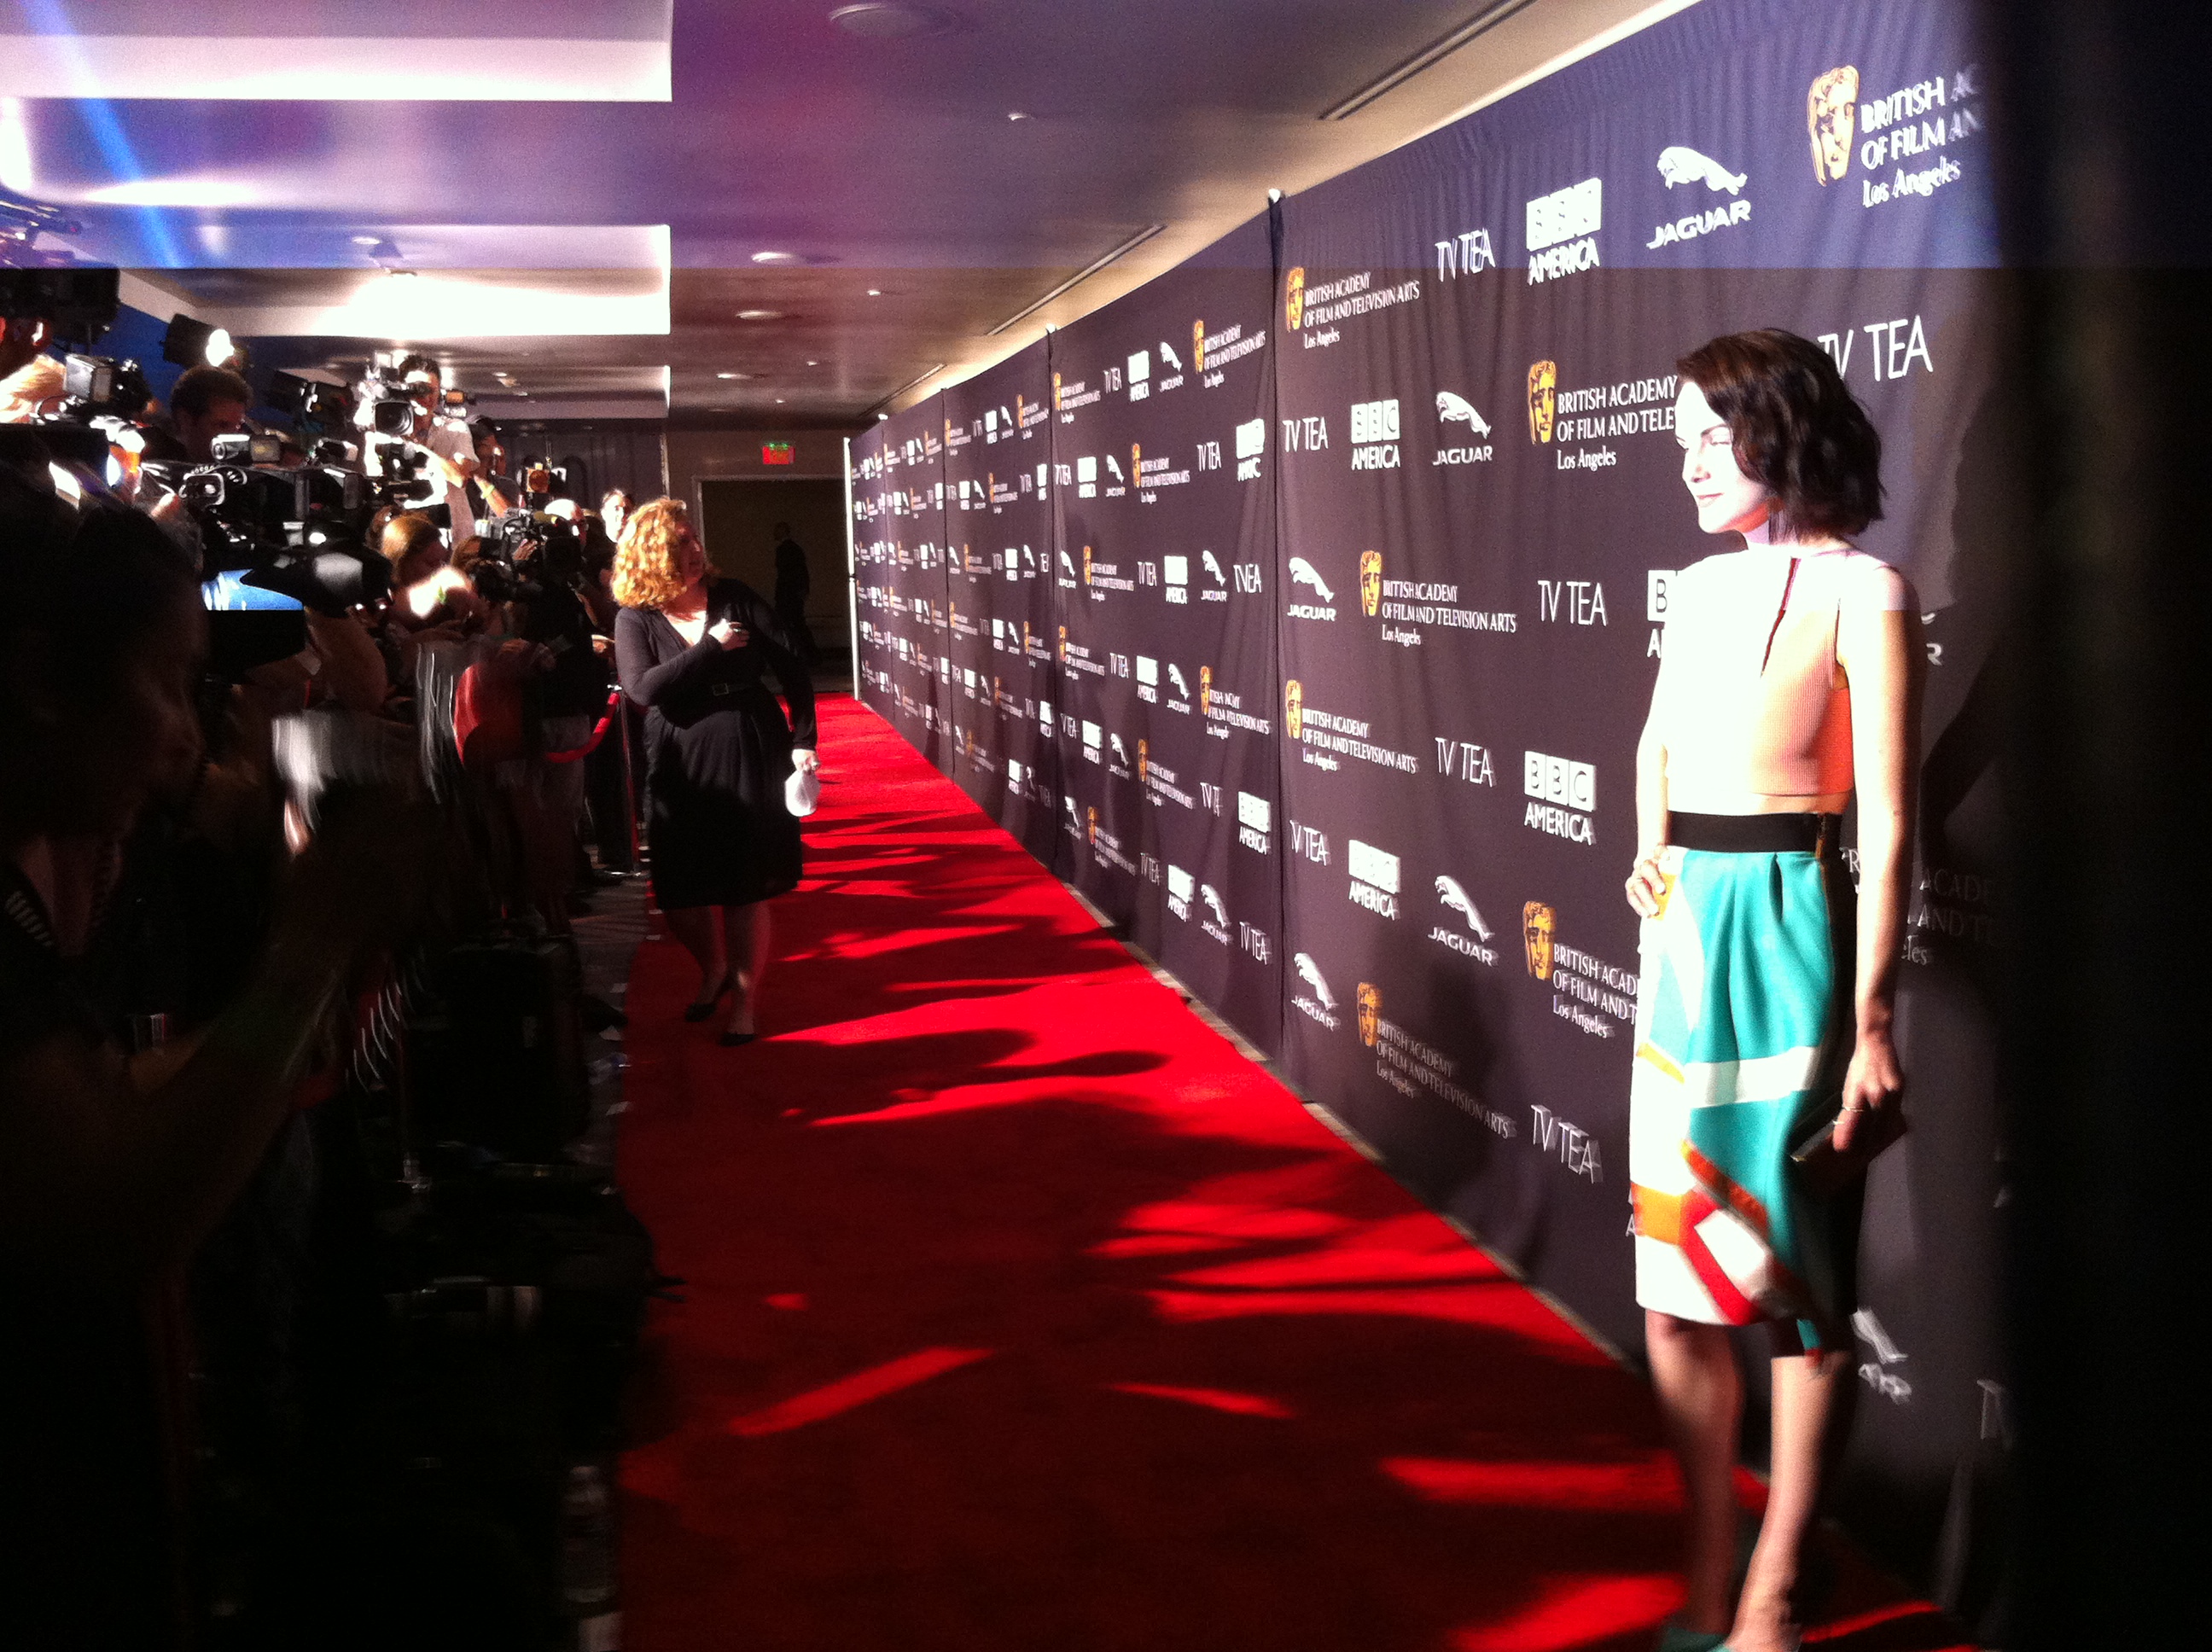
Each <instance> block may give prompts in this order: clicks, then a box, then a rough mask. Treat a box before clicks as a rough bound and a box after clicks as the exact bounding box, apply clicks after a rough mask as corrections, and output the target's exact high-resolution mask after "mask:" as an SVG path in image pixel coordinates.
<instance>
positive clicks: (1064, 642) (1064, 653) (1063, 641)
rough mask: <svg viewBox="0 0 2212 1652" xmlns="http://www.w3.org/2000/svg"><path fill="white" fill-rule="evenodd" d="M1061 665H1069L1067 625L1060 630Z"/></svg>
mask: <svg viewBox="0 0 2212 1652" xmlns="http://www.w3.org/2000/svg"><path fill="white" fill-rule="evenodd" d="M1060 664H1061V665H1066V664H1067V628H1066V626H1065V625H1063V626H1061V627H1060Z"/></svg>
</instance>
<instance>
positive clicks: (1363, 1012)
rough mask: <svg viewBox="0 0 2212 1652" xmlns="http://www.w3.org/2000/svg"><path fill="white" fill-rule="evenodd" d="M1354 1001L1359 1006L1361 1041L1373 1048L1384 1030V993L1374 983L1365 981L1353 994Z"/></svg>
mask: <svg viewBox="0 0 2212 1652" xmlns="http://www.w3.org/2000/svg"><path fill="white" fill-rule="evenodd" d="M1352 1002H1353V1003H1354V1004H1356V1005H1358V1008H1359V1042H1361V1043H1363V1044H1364V1045H1366V1046H1367V1048H1369V1049H1370V1050H1371V1049H1373V1048H1375V1040H1376V1036H1378V1035H1379V1034H1380V1032H1381V1031H1382V1025H1383V994H1382V993H1380V992H1379V991H1377V990H1376V987H1374V986H1373V984H1372V983H1370V982H1368V981H1361V982H1360V983H1359V990H1358V992H1357V993H1354V994H1353V995H1352Z"/></svg>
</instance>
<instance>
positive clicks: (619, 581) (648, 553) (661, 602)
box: [613, 499, 691, 608]
mask: <svg viewBox="0 0 2212 1652" xmlns="http://www.w3.org/2000/svg"><path fill="white" fill-rule="evenodd" d="M690 529H691V513H690V511H688V510H686V509H685V508H684V501H682V500H680V499H656V500H653V501H652V502H651V503H649V504H645V505H641V506H639V507H638V508H637V511H636V513H635V514H634V515H632V516H631V518H630V519H629V521H628V522H627V523H625V524H624V525H623V537H622V544H619V545H617V546H616V547H615V571H614V580H613V586H614V598H615V600H616V601H617V602H618V603H620V604H622V605H623V607H625V608H660V607H664V606H665V605H666V604H669V603H671V602H673V601H674V600H675V599H676V598H678V597H680V596H682V595H683V594H684V575H683V574H681V573H679V572H678V570H677V567H676V547H677V544H678V541H679V540H680V539H681V538H683V536H684V534H686V533H688V532H690Z"/></svg>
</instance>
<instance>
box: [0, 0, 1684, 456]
mask: <svg viewBox="0 0 2212 1652" xmlns="http://www.w3.org/2000/svg"><path fill="white" fill-rule="evenodd" d="M1686 3H1690V0H1662V3H1660V4H1657V5H1654V4H1652V3H1650V0H945V3H943V4H937V3H930V4H927V5H925V4H921V3H919V0H913V3H906V0H900V3H891V4H876V5H862V6H860V7H854V6H851V5H849V4H847V5H842V6H841V5H839V4H838V3H837V0H674V3H673V4H671V3H669V0H436V3H431V0H319V3H298V4H295V5H293V6H291V7H289V8H282V7H271V6H269V5H267V4H266V3H264V0H193V3H192V4H191V6H190V7H189V8H181V7H179V6H177V5H176V4H175V3H174V0H164V3H155V0H75V3H70V0H0V188H5V189H7V190H9V191H13V192H15V193H17V194H20V195H23V196H27V197H32V198H34V199H38V200H40V201H44V202H47V203H52V204H55V205H57V206H59V207H61V208H63V209H64V210H66V211H67V212H68V214H69V215H70V217H71V218H72V219H73V220H74V221H76V223H77V224H78V225H79V226H80V227H79V228H77V229H76V230H75V231H74V232H72V233H70V234H68V235H66V236H64V237H63V239H64V240H65V241H66V242H67V243H68V244H70V245H71V246H76V248H78V249H79V250H80V251H82V252H83V253H84V254H86V255H87V256H88V257H93V258H99V259H101V260H103V261H106V262H112V263H115V264H120V265H123V266H124V267H125V269H126V270H129V271H131V280H129V281H128V282H126V296H127V297H130V298H131V300H132V301H134V302H137V303H139V304H141V305H142V307H153V308H156V309H157V310H158V309H159V307H161V306H163V305H167V306H168V307H172V308H181V309H186V310H189V311H190V312H191V313H194V314H196V315H198V316H200V317H201V318H202V319H208V320H210V321H214V322H216V323H218V324H219V325H225V326H228V328H229V329H230V330H231V331H233V332H234V333H238V334H240V335H244V336H249V337H255V338H257V339H258V340H261V341H262V342H261V343H260V344H259V345H258V348H257V355H258V359H260V360H261V361H264V362H282V363H285V364H290V365H332V366H335V365H337V364H339V363H341V362H346V361H358V360H359V359H360V358H361V357H362V355H364V354H365V353H366V352H367V350H368V349H371V348H381V347H385V346H388V345H390V344H393V343H416V344H422V345H426V346H427V347H428V350H429V353H430V354H432V355H436V356H438V357H440V358H441V359H442V360H443V361H446V362H447V364H448V366H449V368H450V370H451V372H452V374H453V378H454V380H456V381H458V382H459V384H460V385H461V386H464V387H465V388H468V389H470V390H471V391H474V392H477V393H478V394H479V395H480V396H481V397H483V398H485V404H486V405H487V406H489V407H490V408H492V410H495V411H496V410H498V408H499V406H500V405H501V398H502V397H506V398H512V399H511V401H510V402H509V403H508V404H509V405H511V406H512V407H513V409H514V410H516V411H518V412H520V411H524V410H536V411H537V413H538V416H557V415H558V414H559V413H560V412H562V411H566V410H569V409H572V408H588V409H589V410H591V411H592V413H593V414H594V415H596V416H613V415H615V414H617V413H621V412H624V411H628V412H634V413H637V414H641V415H647V416H659V415H660V414H661V412H662V411H663V410H664V409H665V410H667V411H668V413H669V414H670V415H671V416H672V417H674V418H675V419H677V420H678V421H681V422H708V423H732V424H737V423H744V424H758V423H769V424H774V423H788V424H794V425H798V424H808V423H823V422H855V421H858V420H860V419H863V418H866V417H867V416H870V415H871V414H872V413H874V412H875V411H878V410H882V409H884V408H895V407H896V406H899V405H902V404H904V403H905V402H906V401H908V400H911V399H913V398H916V397H919V396H921V395H925V394H927V393H928V392H929V391H931V390H932V389H934V388H936V387H938V386H941V385H943V384H945V383H946V382H949V381H951V380H956V379H957V378H959V377H962V376H964V374H967V373H969V372H971V371H973V370H975V369H976V368H979V367H983V366H986V365H988V364H989V363H990V362H992V361H995V360H998V359H999V358H1000V357H1001V356H1003V355H1006V354H1007V353H1009V352H1011V351H1012V350H1013V349H1018V348H1020V347H1021V346H1023V345H1025V344H1027V343H1030V342H1032V341H1033V340H1034V339H1036V337H1038V336H1039V335H1040V334H1041V333H1042V331H1043V330H1044V327H1045V325H1046V324H1047V323H1048V322H1050V323H1054V324H1061V323H1065V322H1066V321H1068V320H1070V319H1073V318H1074V317H1075V316H1078V315H1080V314H1082V313H1085V312H1087V311H1089V310H1091V309H1094V308H1096V307H1098V306H1099V305H1100V304H1103V303H1104V302H1106V301H1108V300H1109V299H1111V298H1113V297H1115V296H1116V295H1119V294H1120V293H1121V292H1124V291H1127V289H1128V288H1132V287H1133V286H1135V285H1137V284H1139V283H1140V282H1143V281H1144V280H1146V279H1147V278H1148V277H1150V276H1153V275H1155V274H1158V272H1159V271H1161V270H1165V269H1168V268H1170V267H1172V266H1173V265H1174V264H1176V263H1178V262H1180V261H1181V260H1182V258H1186V257H1188V255H1189V254H1190V253H1192V252H1195V251H1196V250H1197V249H1198V248H1200V247H1201V246H1205V245H1206V243H1207V242H1209V241H1211V240H1214V239H1215V238H1217V237H1218V236H1219V235H1220V234H1224V233H1225V232H1226V231H1227V230H1229V229H1231V228H1233V227H1235V226H1236V225H1237V224H1238V223H1240V222H1243V221H1244V220H1245V219H1247V218H1249V217H1250V216H1252V215H1253V214H1255V212H1258V211H1260V210H1262V209H1263V208H1264V206H1265V205H1266V200H1267V191H1268V190H1269V189H1270V188H1279V189H1281V190H1283V191H1285V192H1293V193H1294V192H1296V191H1297V190H1299V189H1302V188H1304V187H1307V186H1310V185H1312V184H1315V183H1317V182H1319V181H1320V180H1321V179H1324V178H1327V177H1329V176H1332V175H1334V173H1339V172H1341V171H1343V170H1345V169H1346V168H1347V167H1352V166H1355V165H1358V163H1359V162H1361V161H1365V160H1368V159H1370V158H1371V157H1372V156H1374V155H1379V154H1381V153H1383V152H1384V151H1385V150H1388V149H1392V148H1395V147H1396V146H1397V145H1398V144H1400V143H1404V142H1406V141H1407V140H1408V139H1409V138H1412V137H1416V136H1418V135H1419V134H1420V133H1422V132H1424V131H1429V130H1431V129H1433V128H1434V127H1436V126H1437V125H1442V124H1443V123H1445V122H1446V121H1448V120H1450V119H1452V118H1455V117H1457V116H1458V115H1460V114H1462V113H1464V112H1466V111H1467V110H1468V109H1469V108H1471V107H1474V106H1477V105H1479V104H1480V103H1481V102H1483V101H1486V100H1489V99H1491V98H1492V97H1495V96H1497V95H1499V94H1501V93H1502V92H1503V91H1504V90H1506V89H1510V88H1511V87H1512V86H1514V85H1516V84H1520V83H1523V82H1526V81H1527V80H1528V79H1529V78H1532V77H1534V76H1535V75H1537V74H1539V73H1541V72H1544V71H1545V70H1547V69H1548V68H1550V67H1553V66H1556V65H1557V64H1558V63H1559V62H1560V61H1562V60H1565V59H1566V58H1571V57H1573V56H1577V55H1580V54H1581V53H1582V52H1585V51H1588V50H1589V49H1592V48H1593V47H1594V46H1596V45H1599V44H1602V43H1603V42H1604V41H1605V40H1607V39H1611V38H1615V37H1617V35H1618V34H1619V33H1624V32H1626V31H1627V30H1628V29H1630V28H1632V27H1638V26H1640V25H1641V24H1642V23H1643V22H1645V21H1651V20H1652V19H1654V18H1656V16H1658V15H1664V14H1666V13H1668V12H1671V11H1674V10H1679V9H1681V8H1682V6H1683V5H1684V4H1686ZM838 12H842V13H844V14H845V15H843V16H842V17H840V16H836V15H833V14H835V13H838ZM280 13H282V14H284V15H281V16H280V15H278V14H280ZM1460 36H1464V37H1465V38H1464V39H1463V43H1461V44H1457V45H1456V46H1454V45H1453V44H1452V42H1453V41H1454V39H1455V38H1457V37H1460ZM1439 47H1449V49H1446V50H1438V49H1437V48H1439ZM1425 54H1426V55H1428V56H1430V57H1431V58H1433V61H1431V62H1429V63H1427V64H1426V66H1424V67H1419V69H1418V70H1417V71H1416V72H1413V73H1412V74H1410V76H1407V77H1405V78H1403V79H1402V80H1401V81H1400V82H1397V83H1395V85H1392V86H1391V87H1390V89H1388V90H1385V91H1383V92H1382V93H1381V94H1380V95H1376V96H1373V97H1372V99H1371V100H1370V101H1367V102H1365V104H1364V106H1362V107H1359V108H1358V109H1357V110H1356V111H1353V112H1349V113H1345V114H1342V115H1341V116H1340V118H1328V112H1332V111H1334V109H1336V107H1337V106H1340V105H1341V104H1343V103H1344V102H1345V101H1346V100H1347V99H1348V98H1352V97H1353V96H1354V95H1355V94H1360V93H1362V92H1363V90H1368V91H1371V90H1372V88H1374V87H1375V86H1376V84H1377V83H1378V82H1388V81H1389V76H1390V74H1391V71H1393V70H1404V69H1406V68H1407V67H1409V66H1411V65H1413V64H1419V63H1421V61H1422V59H1423V58H1424V56H1425ZM56 91H62V92H69V93H74V94H76V95H71V96H55V95H52V94H53V93H55V92H56ZM171 94H173V95H171ZM397 99H404V101H401V100H397ZM1015 117H1019V118H1015ZM1117 251H1118V252H1119V256H1116V257H1111V258H1110V260H1109V261H1108V262H1106V263H1105V264H1103V267H1100V268H1097V270H1093V272H1092V273H1091V274H1089V275H1088V276H1085V278H1084V279H1082V280H1080V281H1079V282H1076V284H1074V285H1073V287H1071V288H1068V289H1067V290H1066V292H1065V293H1064V294H1062V295H1060V296H1059V297H1058V298H1056V299H1054V300H1052V301H1049V302H1048V303H1044V304H1042V305H1039V302H1038V301H1040V300H1041V299H1044V298H1046V296H1047V295H1049V294H1052V293H1053V292H1054V289H1055V288H1060V287H1062V286H1063V285H1064V284H1065V283H1067V282H1070V281H1071V280H1072V279H1073V278H1074V277H1076V276H1079V275H1082V274H1083V272H1085V270H1091V267H1092V266H1094V265H1097V264H1100V261H1101V260H1102V259H1109V255H1113V254H1115V253H1116V252H1117ZM763 254H783V255H787V256H785V257H783V258H775V259H770V260H766V261H763V260H762V259H761V255H763ZM744 311H752V312H757V314H755V315H753V316H750V317H741V315H740V312H744ZM1025 311H1026V312H1029V313H1027V314H1026V315H1024V314H1023V313H1024V312H1025ZM1016 317H1020V318H1021V319H1018V320H1015V319H1014V318H1016ZM1010 321H1011V322H1012V325H1006V324H1008V323H1009V322H1010ZM495 373H504V374H507V375H509V376H510V378H511V380H513V383H512V384H511V385H507V384H502V383H501V381H499V380H495V378H494V377H493V374H495ZM517 392H526V396H524V395H520V394H518V393H517Z"/></svg>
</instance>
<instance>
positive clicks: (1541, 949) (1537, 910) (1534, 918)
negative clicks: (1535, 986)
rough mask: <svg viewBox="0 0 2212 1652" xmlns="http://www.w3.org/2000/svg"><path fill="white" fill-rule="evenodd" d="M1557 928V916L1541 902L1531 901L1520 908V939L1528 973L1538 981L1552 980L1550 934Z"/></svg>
mask: <svg viewBox="0 0 2212 1652" xmlns="http://www.w3.org/2000/svg"><path fill="white" fill-rule="evenodd" d="M1558 927H1559V914H1557V913H1555V912H1553V910H1552V908H1549V907H1547V906H1546V905H1545V904H1544V903H1543V902H1541V901H1531V902H1528V905H1526V906H1524V907H1522V908H1521V939H1522V942H1523V944H1526V945H1527V947H1528V973H1529V974H1530V975H1534V976H1535V978H1536V979H1537V980H1538V981H1549V980H1551V978H1552V932H1553V931H1554V930H1556V929H1557V928H1558Z"/></svg>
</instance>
